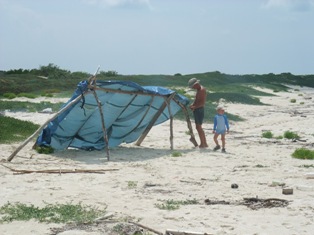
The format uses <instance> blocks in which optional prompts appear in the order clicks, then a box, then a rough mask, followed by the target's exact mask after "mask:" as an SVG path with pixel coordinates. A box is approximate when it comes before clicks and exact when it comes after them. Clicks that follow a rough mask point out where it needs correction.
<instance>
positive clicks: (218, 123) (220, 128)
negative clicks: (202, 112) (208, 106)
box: [214, 114, 229, 134]
mask: <svg viewBox="0 0 314 235" xmlns="http://www.w3.org/2000/svg"><path fill="white" fill-rule="evenodd" d="M227 129H229V122H228V118H227V116H226V115H225V114H224V115H220V114H216V115H215V118H214V131H215V132H216V133H217V134H225V132H226V130H227Z"/></svg>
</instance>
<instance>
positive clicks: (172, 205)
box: [155, 199, 199, 210]
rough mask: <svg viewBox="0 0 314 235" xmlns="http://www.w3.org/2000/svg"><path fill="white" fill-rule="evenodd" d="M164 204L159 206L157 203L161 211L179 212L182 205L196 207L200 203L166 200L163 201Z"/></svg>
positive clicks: (195, 201) (194, 200)
mask: <svg viewBox="0 0 314 235" xmlns="http://www.w3.org/2000/svg"><path fill="white" fill-rule="evenodd" d="M162 202H163V203H161V204H159V203H156V204H155V206H156V207H157V208H158V209H160V210H177V209H179V208H180V206H181V205H196V204H199V202H198V201H197V200H196V199H193V200H189V199H188V200H185V201H180V200H178V201H177V200H173V199H170V200H165V201H162Z"/></svg>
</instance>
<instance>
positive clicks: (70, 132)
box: [36, 81, 189, 150]
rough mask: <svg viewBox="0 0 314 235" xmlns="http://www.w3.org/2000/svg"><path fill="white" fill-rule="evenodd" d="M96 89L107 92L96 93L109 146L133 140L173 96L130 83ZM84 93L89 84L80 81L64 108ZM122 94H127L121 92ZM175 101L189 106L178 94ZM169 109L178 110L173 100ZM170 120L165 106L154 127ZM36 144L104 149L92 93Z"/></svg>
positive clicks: (100, 84)
mask: <svg viewBox="0 0 314 235" xmlns="http://www.w3.org/2000/svg"><path fill="white" fill-rule="evenodd" d="M97 87H99V88H105V89H108V90H109V89H110V90H109V91H108V90H107V91H105V90H96V93H97V96H98V100H99V101H100V103H101V106H102V112H103V117H104V123H105V128H106V132H107V133H106V134H107V136H108V146H109V147H115V146H118V145H120V144H121V143H131V142H134V141H136V140H137V139H138V138H139V137H140V136H141V135H142V133H143V132H144V131H145V129H146V127H147V126H148V125H149V123H150V121H151V120H152V119H153V117H154V116H155V114H156V113H157V112H158V111H159V109H160V107H161V106H162V105H163V103H164V102H165V98H167V97H169V96H170V95H172V94H173V93H175V91H173V90H170V89H167V88H164V87H157V86H140V85H138V84H136V83H134V82H129V81H97ZM115 90H116V92H115ZM86 91H88V82H87V81H82V82H80V83H79V84H78V85H77V89H76V91H75V92H74V94H73V96H72V97H71V99H70V100H69V101H68V102H67V103H66V104H64V106H66V105H67V104H68V103H70V102H71V101H72V100H74V99H75V98H77V97H78V96H80V95H81V94H82V93H84V92H86ZM123 91H127V93H122V92H123ZM146 94H151V95H146ZM174 99H175V100H176V101H177V102H179V103H181V104H182V105H184V106H187V105H188V103H189V100H188V99H187V98H186V97H184V96H182V95H180V94H177V93H176V94H175V96H174ZM64 106H63V107H64ZM169 107H170V112H171V114H172V115H175V114H176V113H177V112H178V111H180V109H181V107H180V106H179V105H178V104H177V103H176V102H175V101H174V100H173V99H172V100H171V101H170V103H169ZM169 118H170V114H169V108H168V107H166V108H165V109H164V110H163V112H162V113H161V115H160V116H159V117H158V119H157V120H156V122H155V123H154V125H158V124H160V123H162V122H165V121H167V120H168V119H169ZM36 144H37V145H38V146H51V147H53V148H54V149H58V150H63V149H66V148H68V147H73V148H79V149H86V150H92V149H98V150H100V149H103V148H105V147H106V143H105V141H104V133H103V129H102V121H101V115H100V111H99V108H98V105H97V101H96V99H95V96H94V94H93V93H92V92H87V93H85V94H84V96H83V97H82V98H81V99H80V100H79V101H78V102H77V103H76V104H74V105H73V106H72V107H71V108H70V109H68V110H66V111H64V112H63V113H61V114H60V115H59V116H57V117H56V118H55V119H54V120H52V121H51V122H50V123H49V124H48V125H47V127H46V128H45V129H44V130H43V131H42V133H41V134H40V136H39V137H38V138H37V141H36Z"/></svg>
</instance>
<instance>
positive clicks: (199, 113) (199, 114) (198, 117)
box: [193, 107, 204, 125]
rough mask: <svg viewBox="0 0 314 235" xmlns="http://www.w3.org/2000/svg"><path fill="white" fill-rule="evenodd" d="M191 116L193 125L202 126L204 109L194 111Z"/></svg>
mask: <svg viewBox="0 0 314 235" xmlns="http://www.w3.org/2000/svg"><path fill="white" fill-rule="evenodd" d="M193 114H194V120H195V124H199V125H202V124H203V120H204V107H201V108H197V109H194V111H193Z"/></svg>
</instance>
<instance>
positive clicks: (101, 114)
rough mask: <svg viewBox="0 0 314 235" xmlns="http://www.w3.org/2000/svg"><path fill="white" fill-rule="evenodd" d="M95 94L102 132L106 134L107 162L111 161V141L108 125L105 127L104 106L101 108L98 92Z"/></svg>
mask: <svg viewBox="0 0 314 235" xmlns="http://www.w3.org/2000/svg"><path fill="white" fill-rule="evenodd" d="M93 93H94V96H95V99H96V102H97V105H98V109H99V113H100V118H101V127H102V131H103V134H104V140H105V143H106V153H107V160H108V161H109V146H108V143H109V141H108V135H107V130H106V125H105V117H104V114H103V111H102V106H101V103H100V101H99V99H98V96H97V93H96V91H95V90H93Z"/></svg>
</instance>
